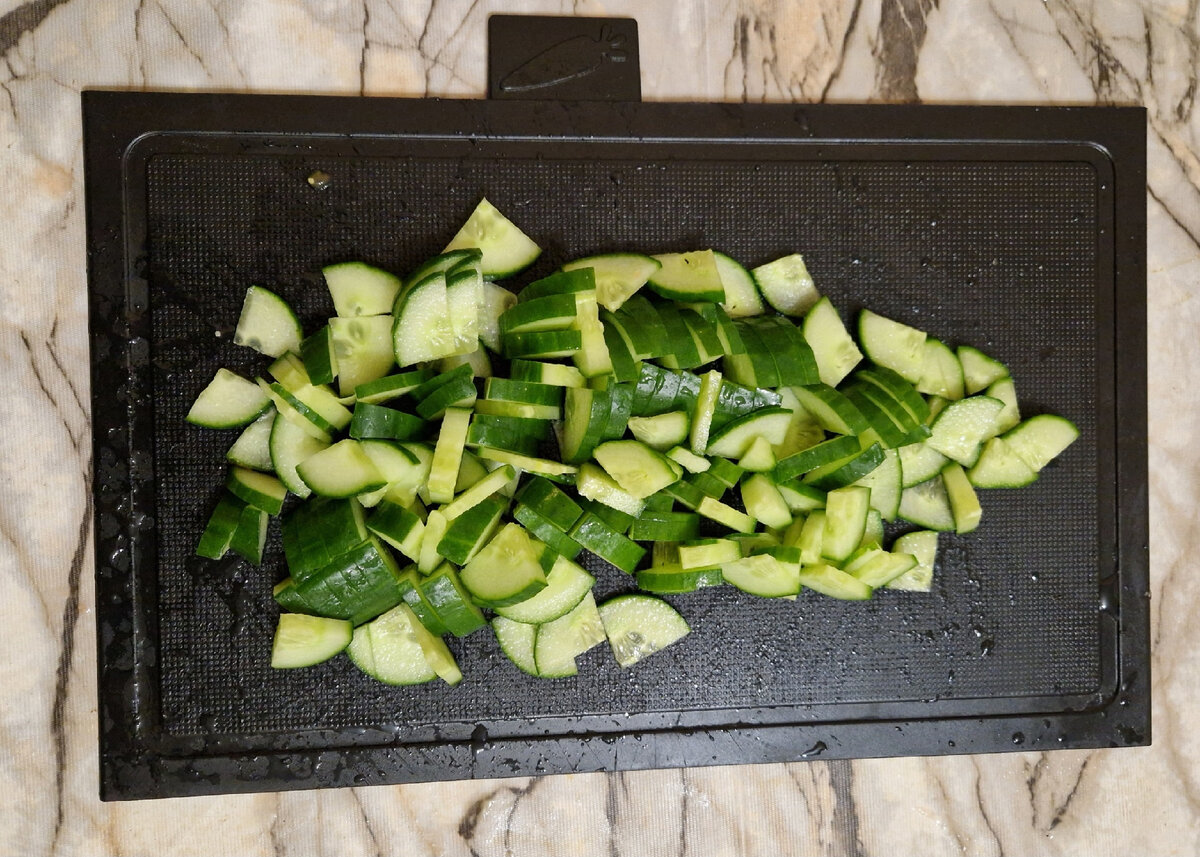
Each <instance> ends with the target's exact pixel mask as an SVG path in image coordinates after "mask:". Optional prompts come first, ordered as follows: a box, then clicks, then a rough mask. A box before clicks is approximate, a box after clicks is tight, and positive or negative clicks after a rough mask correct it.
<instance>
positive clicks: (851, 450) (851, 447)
mask: <svg viewBox="0 0 1200 857" xmlns="http://www.w3.org/2000/svg"><path fill="white" fill-rule="evenodd" d="M860 450H861V446H860V445H859V442H858V438H855V437H851V436H848V435H847V436H843V437H835V438H831V439H830V440H827V441H823V442H822V443H818V444H817V445H816V446H810V447H809V448H808V449H805V450H801V451H800V452H798V453H796V454H795V455H790V456H788V457H787V458H785V459H783V460H782V461H780V462H779V463H778V464H776V465H775V470H774V471H773V476H774V477H775V481H776V482H777V483H784V482H787V481H788V480H790V479H793V478H795V477H797V476H799V475H801V474H804V473H809V472H810V471H813V470H816V469H817V468H819V467H822V466H824V465H827V464H829V463H830V462H835V461H841V460H843V459H845V458H846V457H847V456H852V455H857V454H858V453H859V451H860Z"/></svg>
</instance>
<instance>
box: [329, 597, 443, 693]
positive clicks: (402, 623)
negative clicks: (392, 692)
mask: <svg viewBox="0 0 1200 857" xmlns="http://www.w3.org/2000/svg"><path fill="white" fill-rule="evenodd" d="M418 628H420V629H421V630H424V626H423V625H421V621H420V620H419V619H417V617H416V616H415V615H414V614H413V612H412V609H411V608H410V607H409V606H408V605H407V604H400V605H397V606H396V607H395V608H393V609H392V610H390V611H388V612H387V613H385V614H383V615H382V616H380V617H379V618H378V619H376V620H374V621H373V622H371V623H369V624H367V625H362V626H360V627H359V628H356V629H355V631H354V636H353V637H352V638H351V640H350V645H349V647H348V649H347V654H349V655H350V660H351V661H352V662H353V663H354V665H355V666H356V667H358V668H359V669H360V670H362V671H363V672H364V673H366V674H367V675H369V676H371V678H373V679H376V680H377V681H381V682H383V683H384V684H392V685H410V684H424V683H425V682H427V681H433V680H434V679H435V678H437V673H436V672H434V670H433V667H432V666H430V664H429V661H428V660H427V659H426V657H425V650H424V648H422V646H421V643H420V642H419V641H418V639H417V629H418ZM426 633H428V632H427V631H426Z"/></svg>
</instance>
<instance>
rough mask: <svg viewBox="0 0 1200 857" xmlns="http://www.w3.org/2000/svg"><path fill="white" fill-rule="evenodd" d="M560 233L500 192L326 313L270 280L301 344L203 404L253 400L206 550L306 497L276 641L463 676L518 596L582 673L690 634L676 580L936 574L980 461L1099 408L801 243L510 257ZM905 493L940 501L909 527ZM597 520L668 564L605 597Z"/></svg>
mask: <svg viewBox="0 0 1200 857" xmlns="http://www.w3.org/2000/svg"><path fill="white" fill-rule="evenodd" d="M539 254H540V249H539V247H538V245H537V244H536V243H534V242H533V241H532V240H531V239H530V238H529V237H528V236H527V235H526V234H525V233H523V232H522V231H521V230H520V229H519V228H518V227H517V226H516V225H515V224H514V223H512V221H510V220H509V219H508V218H507V217H505V216H504V215H503V214H502V213H501V212H499V211H498V210H497V209H496V208H495V207H494V206H493V205H491V203H489V202H488V201H487V200H486V199H485V200H482V201H481V202H480V203H479V205H478V206H477V208H476V209H475V211H474V212H473V213H472V214H471V216H470V217H469V219H468V220H467V222H466V223H465V225H464V226H463V227H462V229H461V230H460V231H459V232H458V234H457V235H456V236H455V237H454V238H453V240H451V242H450V243H449V245H448V246H447V247H446V249H445V251H443V253H442V254H440V255H438V256H436V257H434V258H432V259H430V260H428V261H426V262H425V263H424V264H422V265H421V266H419V267H418V268H417V269H416V270H415V271H413V272H411V273H410V274H409V275H408V276H407V277H406V278H404V279H401V278H399V277H396V276H394V275H392V274H390V273H388V272H386V271H382V270H380V269H378V268H375V267H372V266H370V265H367V264H364V263H360V262H351V263H344V264H338V265H332V266H330V267H327V268H325V269H324V275H325V279H326V282H327V284H328V288H329V292H330V295H331V297H332V299H333V305H334V308H335V311H336V317H334V318H332V319H330V320H329V323H328V324H327V325H325V326H324V327H322V328H321V329H320V330H318V331H316V332H315V333H312V334H311V335H309V336H308V337H304V335H303V331H302V329H301V326H300V324H299V322H298V320H297V319H296V316H295V314H294V313H293V312H292V310H291V309H290V308H289V307H288V305H287V304H286V303H285V302H284V301H283V300H282V299H281V298H280V297H279V296H278V295H276V294H274V293H273V292H271V291H268V290H267V289H264V288H261V287H259V286H252V287H250V289H248V291H247V294H246V298H245V302H244V304H243V308H242V313H241V316H240V318H239V321H238V326H237V331H236V333H235V341H236V342H238V343H239V344H242V345H246V346H248V347H250V348H253V349H255V350H257V351H259V352H261V353H262V354H265V355H267V356H269V357H271V358H273V359H274V362H272V363H271V364H270V365H269V367H268V368H267V372H266V376H265V377H259V378H256V379H254V380H250V379H247V378H244V377H242V376H240V375H237V374H236V373H233V372H230V371H228V370H226V369H220V370H219V371H218V372H217V374H216V376H215V377H214V378H213V380H212V382H211V383H210V384H209V385H208V386H207V387H206V388H205V389H204V390H203V391H202V392H201V393H200V395H199V396H198V397H197V399H196V401H195V404H194V405H193V407H192V409H191V411H190V412H189V414H188V416H187V419H188V420H189V421H190V422H192V423H194V424H196V425H199V426H205V427H209V428H222V429H227V428H233V427H239V426H245V428H244V430H243V431H242V433H241V435H240V436H239V437H238V438H237V440H236V441H235V442H234V443H233V445H232V447H231V448H230V449H229V452H228V459H229V461H230V464H231V467H230V470H229V473H228V479H227V482H226V487H227V490H226V491H225V493H224V495H223V496H222V497H221V499H220V500H219V501H218V503H217V505H216V509H215V510H214V512H213V514H212V517H211V519H210V521H209V523H208V526H207V528H206V529H205V531H204V533H203V535H202V536H201V539H200V543H199V547H198V549H197V552H198V553H199V554H200V555H201V556H205V557H210V558H219V557H221V556H223V555H224V554H225V553H226V552H228V551H234V552H235V553H237V554H238V555H240V556H242V557H244V558H245V559H246V560H248V561H250V562H253V563H260V562H261V561H262V555H263V549H264V545H265V542H266V534H267V527H268V523H269V519H270V517H271V516H276V515H281V513H282V530H281V533H282V543H283V550H284V553H285V557H286V561H287V566H288V571H289V576H288V577H287V578H286V579H285V580H283V581H281V582H280V583H279V584H278V585H277V586H276V587H275V598H276V600H277V601H278V603H279V605H280V607H281V608H282V610H283V611H284V612H283V613H282V614H281V616H280V619H279V624H278V629H277V632H276V636H275V641H274V647H273V651H272V661H271V662H272V665H273V666H275V667H279V668H290V667H302V666H310V665H312V664H316V663H320V662H322V661H324V660H327V659H329V658H331V657H333V656H334V655H336V654H338V653H340V652H342V651H346V652H347V653H348V655H349V657H350V658H351V660H352V661H353V662H354V663H355V664H356V665H357V666H358V667H359V668H361V669H362V670H363V671H364V672H366V673H368V674H369V675H371V676H373V677H375V678H376V679H379V680H380V681H383V682H386V683H389V684H415V683H419V682H425V681H430V680H432V679H433V678H435V677H441V678H442V679H444V680H445V681H447V682H449V683H451V684H454V683H457V682H458V681H460V680H461V678H462V673H461V671H460V669H459V667H458V664H457V663H456V661H455V658H454V655H453V654H452V652H451V651H450V649H449V647H448V646H447V645H446V642H445V636H446V635H447V634H449V635H452V636H455V637H462V636H465V635H467V634H471V633H474V632H476V631H478V630H480V629H482V628H483V627H485V626H490V627H491V629H492V631H493V632H494V634H495V637H496V639H497V641H498V643H499V646H500V648H501V649H502V651H503V652H504V653H505V654H506V655H507V656H508V658H509V659H510V660H511V661H512V662H513V663H514V664H515V665H516V666H517V667H519V668H520V669H521V670H523V671H524V672H526V673H528V674H530V675H534V676H539V677H545V678H559V677H565V676H571V675H575V674H576V670H577V665H576V658H577V657H578V656H580V655H581V654H583V653H584V652H586V651H588V650H589V649H591V648H592V647H594V646H596V645H599V644H601V643H603V642H604V641H606V640H607V641H608V643H609V644H610V647H611V649H612V652H613V655H614V656H615V658H616V660H617V662H618V663H619V664H620V665H621V666H630V665H632V664H634V663H637V662H638V661H639V660H641V659H642V658H645V657H647V656H648V655H650V654H653V653H654V652H656V651H660V650H661V649H663V648H665V647H666V646H669V645H671V644H672V643H674V642H676V641H677V640H679V639H680V638H682V637H683V636H684V635H686V634H687V633H688V632H689V627H688V624H687V622H686V621H685V620H684V618H683V617H682V616H681V615H680V614H679V613H678V612H677V611H676V610H675V609H674V608H673V607H672V606H671V605H669V604H668V603H667V602H665V601H664V600H662V599H661V598H659V597H657V596H658V595H663V594H677V593H685V592H691V591H695V590H696V589H698V588H700V587H706V586H716V585H722V584H730V585H732V586H735V587H737V588H738V589H740V590H742V591H744V592H747V593H750V594H753V595H758V596H763V597H769V598H786V599H795V598H796V597H797V596H798V595H799V593H800V592H801V590H802V589H804V588H807V589H810V590H812V591H814V592H816V593H820V594H823V595H826V596H831V597H834V598H839V599H847V600H862V599H868V598H870V597H871V596H872V594H873V592H874V591H875V590H877V589H879V588H884V587H886V588H890V589H904V590H913V591H928V590H929V589H930V587H931V585H932V580H933V574H934V565H935V561H936V556H937V539H938V533H939V532H944V531H952V532H957V533H968V532H971V531H972V530H974V529H975V528H976V527H977V526H978V524H979V522H980V517H981V513H982V510H981V506H980V503H979V499H978V496H977V494H976V489H986V488H1016V487H1020V486H1022V485H1026V484H1029V483H1030V482H1032V481H1034V480H1035V479H1037V478H1038V474H1039V472H1040V471H1041V470H1042V469H1043V468H1044V467H1045V466H1046V465H1047V464H1048V463H1049V462H1050V461H1051V460H1053V459H1054V458H1055V457H1056V456H1057V455H1058V454H1060V453H1061V452H1062V451H1063V450H1064V449H1066V448H1067V446H1069V445H1070V444H1071V443H1072V442H1073V441H1074V440H1075V439H1076V437H1077V436H1078V431H1077V430H1076V428H1075V426H1074V425H1073V424H1072V423H1070V422H1069V421H1067V420H1065V419H1063V418H1061V417H1058V416H1053V415H1048V414H1042V415H1038V416H1034V417H1032V418H1029V419H1025V420H1022V418H1021V415H1020V411H1019V406H1018V402H1017V398H1016V393H1015V387H1014V385H1013V381H1012V378H1011V376H1010V374H1009V372H1008V370H1007V369H1006V368H1005V366H1004V365H1002V364H1001V363H1000V362H998V361H996V360H994V359H992V358H991V357H989V356H987V355H985V354H984V353H982V352H981V351H979V350H977V349H975V348H972V347H970V346H967V345H962V346H959V347H958V348H957V349H951V348H950V347H949V346H947V345H946V344H944V343H942V342H940V341H939V340H937V339H935V338H933V337H931V336H928V335H927V334H926V333H925V332H923V331H920V330H917V329H915V328H912V327H909V326H907V325H905V324H902V323H900V322H897V321H894V320H892V319H889V318H886V317H884V316H881V315H878V314H876V313H873V312H871V311H869V310H863V311H862V312H861V314H860V315H859V318H858V325H857V334H858V336H857V340H856V338H855V337H853V336H851V334H850V333H849V332H848V330H847V328H846V326H845V324H844V323H843V321H842V318H841V316H840V315H839V313H838V311H837V310H836V309H835V307H834V306H833V304H832V303H831V302H830V300H829V298H828V297H822V296H821V295H820V294H819V292H818V290H817V288H816V286H815V284H814V283H813V280H812V278H811V277H810V276H809V273H808V271H807V268H806V266H805V264H804V260H803V258H802V257H801V256H800V255H798V254H793V255H790V256H786V257H784V258H781V259H778V260H775V261H773V262H770V263H768V264H765V265H762V266H760V267H758V268H755V269H753V270H752V271H749V270H747V269H746V268H744V267H742V266H741V265H740V264H738V263H737V262H736V261H734V260H733V259H731V258H730V257H728V256H726V255H724V254H722V253H718V252H715V251H712V250H702V251H696V252H688V253H665V254H660V255H655V256H644V255H638V254H632V253H621V254H605V255H598V256H592V257H589V258H584V259H578V260H575V261H572V262H569V263H567V264H565V265H562V266H561V268H560V269H559V270H558V271H556V272H554V273H553V274H550V275H549V276H546V277H543V278H541V279H538V280H536V281H534V282H530V283H527V284H525V285H524V287H523V288H520V290H519V291H518V292H516V293H514V292H513V291H510V290H508V289H505V288H503V287H502V286H500V285H498V284H497V283H496V282H494V281H495V280H497V279H504V278H507V277H512V276H513V275H515V274H517V273H518V272H520V271H521V270H523V269H525V268H527V267H528V266H529V265H530V264H532V262H533V261H534V260H535V259H536V258H537V257H538V256H539ZM793 319H797V321H793ZM718 366H719V368H717V367H718ZM500 369H504V370H506V372H504V373H500V372H498V371H497V370H500ZM335 382H336V388H335V386H334V385H335ZM289 494H291V495H295V498H296V499H295V500H294V501H288V495H289ZM285 502H286V503H287V504H288V507H289V508H288V511H287V512H286V513H283V510H284V506H285ZM892 521H904V522H908V523H910V524H913V525H915V526H916V527H917V528H918V529H915V530H912V531H909V532H906V533H905V534H903V535H901V536H899V537H898V538H896V539H894V540H893V541H892V543H891V544H890V546H887V547H885V545H884V542H885V535H884V523H885V522H892ZM584 550H587V551H590V552H591V553H593V554H595V555H596V556H598V557H600V558H601V559H603V560H605V561H607V562H608V563H609V564H611V565H612V566H614V567H616V568H617V569H619V570H620V571H622V572H624V573H627V574H629V575H631V576H633V578H634V580H636V584H637V587H638V589H639V590H640V591H639V592H637V593H632V594H624V595H619V596H616V597H614V598H611V599H609V600H607V601H606V602H604V603H603V604H597V603H596V600H595V598H594V597H593V587H594V584H595V582H596V581H595V578H594V576H593V575H592V574H590V573H589V572H588V571H586V570H585V569H584V568H583V566H582V565H580V564H579V563H578V562H576V560H577V559H578V558H579V555H580V554H581V553H582V552H583V551H584ZM398 556H399V557H403V560H402V561H403V563H404V565H403V566H402V564H401V563H402V561H401V560H398V558H397V557H398ZM645 593H653V594H652V595H651V594H645ZM485 611H487V613H485ZM487 614H490V616H489V615H487Z"/></svg>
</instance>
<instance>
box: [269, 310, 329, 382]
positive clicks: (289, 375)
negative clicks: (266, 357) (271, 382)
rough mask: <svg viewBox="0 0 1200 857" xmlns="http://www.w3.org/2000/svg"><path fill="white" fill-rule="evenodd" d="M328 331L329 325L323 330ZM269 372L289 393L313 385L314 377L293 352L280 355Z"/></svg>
mask: <svg viewBox="0 0 1200 857" xmlns="http://www.w3.org/2000/svg"><path fill="white" fill-rule="evenodd" d="M328 329H329V327H328V325H326V326H325V327H324V328H322V330H328ZM301 347H303V345H302V346H301ZM267 372H269V373H270V375H271V377H272V378H274V379H275V380H276V381H278V382H279V383H280V384H282V385H283V389H285V390H287V391H289V392H291V391H294V390H299V389H301V388H303V387H307V386H309V385H310V384H312V383H313V380H312V377H311V376H310V375H309V374H308V370H307V369H306V368H305V366H304V361H303V360H302V359H301V358H300V357H297V356H296V355H295V354H294V353H293V352H291V351H289V352H288V353H287V354H282V355H280V356H279V358H278V359H277V360H276V361H275V362H274V363H272V364H271V365H270V366H268V367H267ZM318 383H319V382H318Z"/></svg>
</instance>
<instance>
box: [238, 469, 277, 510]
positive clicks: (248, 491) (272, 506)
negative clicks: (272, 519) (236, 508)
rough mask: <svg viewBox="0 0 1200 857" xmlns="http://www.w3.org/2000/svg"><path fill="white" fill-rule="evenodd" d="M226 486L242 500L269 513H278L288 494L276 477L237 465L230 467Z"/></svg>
mask: <svg viewBox="0 0 1200 857" xmlns="http://www.w3.org/2000/svg"><path fill="white" fill-rule="evenodd" d="M225 487H226V488H228V489H229V491H230V493H232V494H233V496H235V497H237V498H238V499H239V500H241V501H242V502H244V503H246V504H247V505H249V506H253V507H254V508H255V509H261V510H262V511H264V512H266V513H267V514H268V515H278V514H279V510H280V509H282V508H283V498H284V497H286V496H287V489H286V488H284V487H283V483H282V482H280V481H279V480H278V479H277V478H276V477H274V476H271V475H270V474H268V473H259V472H258V471H257V470H249V469H247V468H245V467H238V466H236V465H235V466H234V467H231V468H229V476H228V477H227V478H226V480H225Z"/></svg>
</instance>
